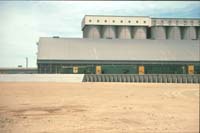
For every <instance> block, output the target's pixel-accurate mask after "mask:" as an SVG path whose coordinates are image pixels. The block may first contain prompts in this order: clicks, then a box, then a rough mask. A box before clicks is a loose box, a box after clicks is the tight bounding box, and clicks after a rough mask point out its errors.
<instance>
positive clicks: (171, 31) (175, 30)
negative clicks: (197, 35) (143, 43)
mask: <svg viewBox="0 0 200 133" xmlns="http://www.w3.org/2000/svg"><path fill="white" fill-rule="evenodd" d="M167 39H170V40H181V29H180V27H178V26H170V27H168V30H167Z"/></svg>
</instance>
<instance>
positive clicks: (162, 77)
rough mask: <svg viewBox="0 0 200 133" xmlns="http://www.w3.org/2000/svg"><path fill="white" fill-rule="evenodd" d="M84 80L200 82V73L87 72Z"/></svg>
mask: <svg viewBox="0 0 200 133" xmlns="http://www.w3.org/2000/svg"><path fill="white" fill-rule="evenodd" d="M83 82H144V83H200V74H194V75H188V74H144V75H138V74H85V75H84V78H83Z"/></svg>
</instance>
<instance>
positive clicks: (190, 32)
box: [183, 26, 197, 40]
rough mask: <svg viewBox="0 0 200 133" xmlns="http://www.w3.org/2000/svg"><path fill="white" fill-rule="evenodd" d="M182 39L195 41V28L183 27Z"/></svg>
mask: <svg viewBox="0 0 200 133" xmlns="http://www.w3.org/2000/svg"><path fill="white" fill-rule="evenodd" d="M183 39H184V40H193V39H197V37H196V29H195V27H193V26H188V27H184V28H183Z"/></svg>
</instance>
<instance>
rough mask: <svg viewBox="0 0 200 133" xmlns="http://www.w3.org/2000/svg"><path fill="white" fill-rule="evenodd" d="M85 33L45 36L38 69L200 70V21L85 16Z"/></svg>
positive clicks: (105, 71) (108, 71)
mask: <svg viewBox="0 0 200 133" xmlns="http://www.w3.org/2000/svg"><path fill="white" fill-rule="evenodd" d="M82 31H83V38H59V37H41V38H40V39H39V42H38V53H37V64H38V73H69V74H72V73H74V74H200V43H199V42H200V40H199V39H200V19H186V18H177V19H176V18H150V17H131V16H126V17H122V16H92V15H86V16H85V17H84V18H83V21H82Z"/></svg>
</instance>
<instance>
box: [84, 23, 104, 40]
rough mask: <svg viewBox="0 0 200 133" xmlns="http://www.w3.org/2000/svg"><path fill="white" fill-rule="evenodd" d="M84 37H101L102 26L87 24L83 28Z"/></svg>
mask: <svg viewBox="0 0 200 133" xmlns="http://www.w3.org/2000/svg"><path fill="white" fill-rule="evenodd" d="M83 37H84V38H101V27H100V26H96V25H89V26H86V27H85V28H84V30H83Z"/></svg>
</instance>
